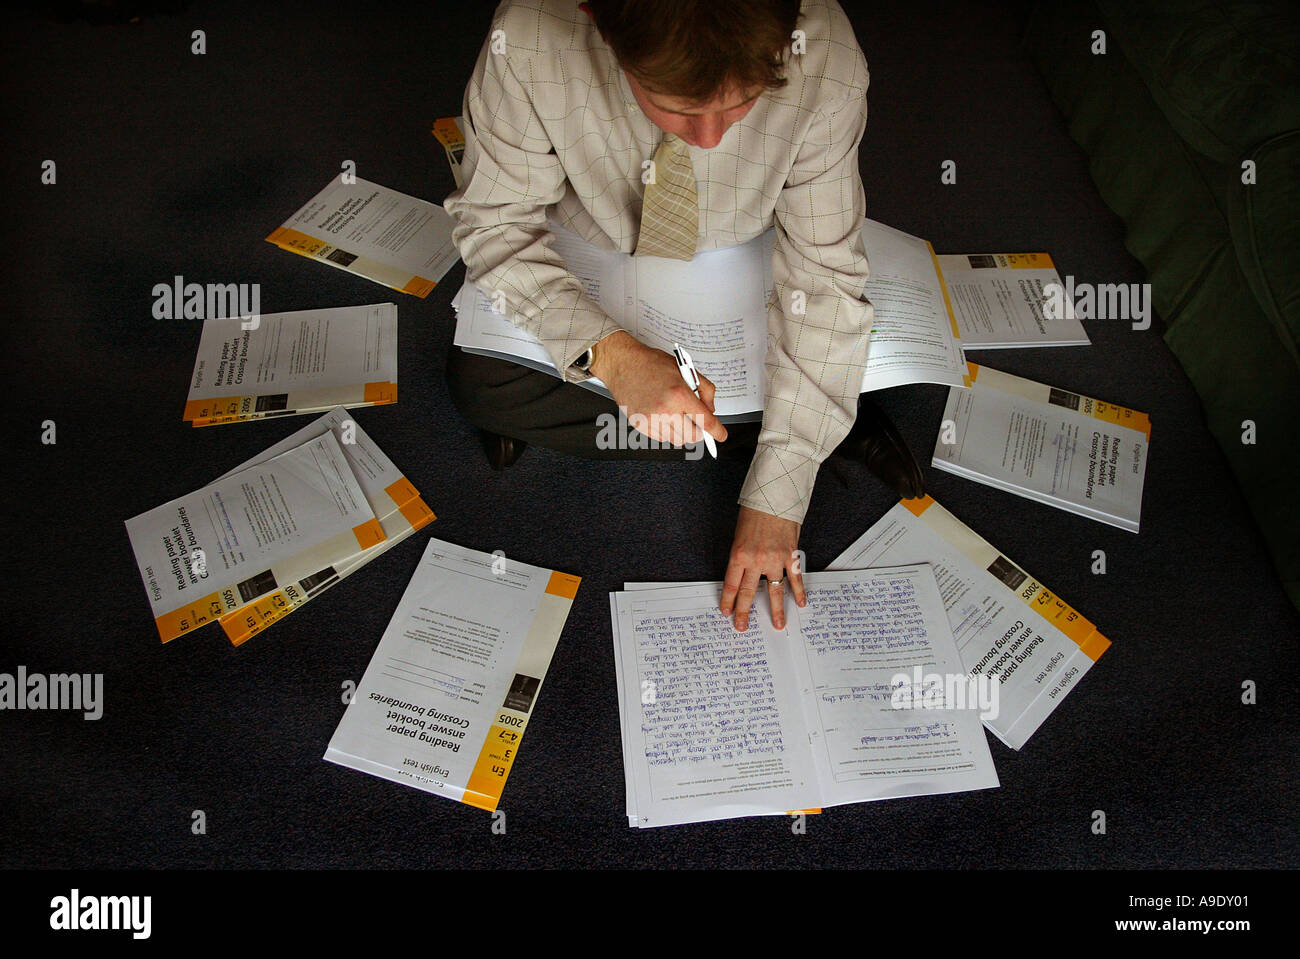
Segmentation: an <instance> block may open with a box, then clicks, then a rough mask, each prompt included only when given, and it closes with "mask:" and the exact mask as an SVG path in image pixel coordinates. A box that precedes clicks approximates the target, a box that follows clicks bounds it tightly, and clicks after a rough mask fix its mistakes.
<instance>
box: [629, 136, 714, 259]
mask: <svg viewBox="0 0 1300 959" xmlns="http://www.w3.org/2000/svg"><path fill="white" fill-rule="evenodd" d="M653 169H654V179H653V180H652V181H651V182H649V183H647V184H646V187H645V198H644V200H643V202H642V204H641V235H640V237H638V239H637V244H636V255H637V256H647V255H648V256H669V257H672V258H673V259H677V260H689V259H692V258H693V257H694V256H695V244H696V241H697V240H698V239H699V232H700V208H699V199H698V197H697V196H696V193H695V168H694V167H693V166H691V154H690V150H689V149H688V148H687V146H686V142H685V141H684V140H682V139H681V138H680V137H678V136H675V135H673V134H671V133H669V134H666V135H665V136H664V142H663V143H661V144H659V149H658V150H656V151H655V156H654V167H653Z"/></svg>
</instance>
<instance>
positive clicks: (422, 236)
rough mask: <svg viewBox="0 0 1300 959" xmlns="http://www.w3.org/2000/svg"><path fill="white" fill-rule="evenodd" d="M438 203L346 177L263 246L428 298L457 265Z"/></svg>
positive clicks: (449, 220)
mask: <svg viewBox="0 0 1300 959" xmlns="http://www.w3.org/2000/svg"><path fill="white" fill-rule="evenodd" d="M453 226H454V223H453V221H452V218H451V214H449V213H448V212H447V211H446V210H444V209H443V208H442V207H440V206H438V205H437V204H434V203H430V202H429V201H428V200H421V199H419V198H418V197H413V196H408V195H407V194H405V193H399V192H398V191H396V190H390V189H388V188H387V187H383V186H380V185H379V184H377V183H371V182H370V181H369V180H363V179H361V178H360V177H357V176H350V175H349V174H347V173H342V174H340V175H339V176H336V177H334V178H333V179H332V180H330V182H329V185H327V186H326V187H325V189H323V190H321V191H320V193H318V194H316V196H314V197H312V198H311V200H309V201H308V202H307V205H306V206H304V207H303V208H302V209H301V210H299V211H298V212H297V213H295V214H294V215H293V216H291V217H289V219H287V220H285V221H284V223H283V224H281V225H280V226H279V227H277V228H276V229H275V230H273V231H272V232H271V235H270V236H268V237H267V238H266V239H267V240H268V241H269V242H271V243H274V244H275V245H276V246H278V247H280V249H282V250H288V251H289V252H290V253H297V254H299V255H301V256H306V257H310V258H311V259H313V260H316V261H318V262H320V263H325V264H327V265H329V266H333V267H336V268H338V269H340V270H345V271H346V272H348V273H354V274H356V275H357V276H363V277H365V278H366V279H368V280H373V281H374V282H376V283H382V284H383V285H384V286H387V287H391V288H392V289H394V290H397V291H399V292H401V293H410V294H412V295H414V296H419V297H425V296H428V295H429V293H430V292H432V290H433V288H434V287H435V286H437V285H438V282H439V281H440V280H441V279H442V278H443V277H444V276H445V275H446V273H447V271H448V270H450V269H451V268H452V267H453V266H455V264H456V261H457V260H458V259H460V253H459V251H458V250H457V249H456V244H455V243H454V242H453V241H452V236H451V231H452V227H453Z"/></svg>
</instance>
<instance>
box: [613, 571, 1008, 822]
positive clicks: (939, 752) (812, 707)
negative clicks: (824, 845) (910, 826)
mask: <svg viewBox="0 0 1300 959" xmlns="http://www.w3.org/2000/svg"><path fill="white" fill-rule="evenodd" d="M804 584H805V587H806V589H807V594H808V605H807V607H805V608H803V609H800V608H799V607H798V606H796V605H795V604H794V601H793V600H792V599H788V601H787V604H786V605H787V616H786V628H785V629H783V630H777V629H774V628H773V627H772V624H771V616H770V613H769V609H768V607H767V597H766V596H765V595H760V596H759V598H758V602H757V604H756V606H755V608H754V611H753V616H752V618H751V619H750V624H749V628H748V629H747V630H746V631H745V632H744V633H739V632H737V631H736V629H735V627H734V625H733V624H732V621H731V619H730V618H728V617H726V616H723V615H722V613H721V612H719V611H718V601H719V597H720V595H721V588H722V584H721V583H686V584H677V585H670V584H655V583H628V584H625V585H626V587H627V588H626V589H625V590H624V591H623V592H615V593H611V594H610V611H611V616H612V618H613V624H614V658H615V664H616V674H617V677H618V689H619V716H620V721H621V727H622V730H623V756H624V766H625V775H626V782H627V814H628V823H629V825H631V826H636V827H650V826H667V825H677V824H682V823H691V822H704V821H708V820H715V819H730V818H736V817H740V816H758V815H780V814H786V813H788V812H789V811H793V810H801V809H812V808H820V807H824V806H834V805H841V804H844V803H854V802H865V801H869V800H876V799H887V798H896V797H903V796H917V795H928V794H934V793H947V792H961V791H966V790H972V789H988V788H993V787H995V786H997V785H998V778H997V773H996V772H995V771H994V768H993V759H992V756H991V755H990V753H989V747H988V740H987V739H986V738H985V736H984V731H983V729H982V728H981V726H980V714H979V711H978V710H977V709H936V708H916V709H911V708H909V709H897V708H894V707H893V705H892V700H893V698H894V690H895V686H894V684H893V679H894V677H895V676H896V675H897V674H898V673H901V672H907V671H909V670H911V669H912V667H913V666H917V665H920V666H924V667H925V668H926V669H927V671H934V672H939V673H945V674H956V673H964V672H965V670H964V669H963V667H962V664H961V658H960V656H959V655H958V652H957V645H956V642H955V641H954V639H953V633H952V629H951V627H950V626H949V625H948V618H947V616H946V615H945V613H944V609H943V601H942V599H941V598H940V595H939V588H938V586H937V585H936V582H935V578H934V574H933V573H932V572H931V570H930V568H929V567H928V566H926V565H910V566H898V567H893V568H890V569H868V570H846V571H827V572H822V573H807V574H805V576H804Z"/></svg>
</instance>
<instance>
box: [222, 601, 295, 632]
mask: <svg viewBox="0 0 1300 959" xmlns="http://www.w3.org/2000/svg"><path fill="white" fill-rule="evenodd" d="M296 605H297V604H296V603H292V602H290V601H289V597H288V596H286V595H285V592H284V590H282V589H277V590H276V591H275V592H273V593H268V594H267V595H265V596H261V597H258V598H257V599H255V600H253V601H252V602H251V603H249V604H248V605H247V606H245V607H244V608H243V609H239V610H236V611H235V612H233V613H230V614H228V615H226V616H222V617H221V628H222V629H223V630H224V631H225V633H226V638H227V639H228V640H230V645H232V646H242V645H243V644H244V643H246V642H248V641H249V640H250V639H252V638H253V637H254V636H256V635H257V634H258V633H260V632H261V631H262V630H264V629H266V627H268V626H270V625H271V624H272V623H274V622H276V621H277V620H279V619H283V618H284V617H285V616H287V615H289V611H290V610H291V609H293V607H294V606H296Z"/></svg>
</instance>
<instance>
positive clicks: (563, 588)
mask: <svg viewBox="0 0 1300 959" xmlns="http://www.w3.org/2000/svg"><path fill="white" fill-rule="evenodd" d="M581 582H582V577H581V576H574V575H573V574H571V573H561V572H559V571H555V572H552V573H551V579H550V582H548V583H547V584H546V591H547V592H548V593H550V594H551V595H552V596H563V597H564V598H565V599H573V598H574V597H575V596H577V595H578V584H579V583H581Z"/></svg>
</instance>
